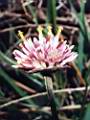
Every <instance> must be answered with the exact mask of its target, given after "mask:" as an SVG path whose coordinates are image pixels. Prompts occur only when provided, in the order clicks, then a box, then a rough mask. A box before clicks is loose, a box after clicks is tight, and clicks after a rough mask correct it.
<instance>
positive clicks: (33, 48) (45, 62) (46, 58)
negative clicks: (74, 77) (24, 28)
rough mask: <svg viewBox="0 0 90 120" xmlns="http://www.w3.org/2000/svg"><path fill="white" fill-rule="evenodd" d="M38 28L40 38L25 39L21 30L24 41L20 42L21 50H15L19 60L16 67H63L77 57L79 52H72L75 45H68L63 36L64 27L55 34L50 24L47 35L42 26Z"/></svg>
mask: <svg viewBox="0 0 90 120" xmlns="http://www.w3.org/2000/svg"><path fill="white" fill-rule="evenodd" d="M37 30H38V33H39V34H38V39H37V38H36V37H33V39H31V38H28V39H25V37H24V35H23V33H22V32H21V31H19V36H20V37H21V39H22V40H23V41H22V42H21V43H20V44H19V48H20V50H18V49H15V50H14V51H13V55H14V57H15V59H16V61H17V64H16V65H14V67H16V68H22V69H27V70H29V71H34V70H35V71H37V70H44V69H53V67H60V68H62V67H64V66H65V65H66V63H69V62H72V61H73V60H74V59H75V58H76V57H77V53H76V52H72V49H73V48H74V45H71V46H70V45H68V44H67V41H64V40H63V39H62V38H61V30H62V27H59V29H58V31H57V34H56V35H54V34H53V33H52V30H51V26H48V32H47V35H46V36H45V37H44V35H43V33H42V31H43V28H42V27H41V26H39V27H38V29H37Z"/></svg>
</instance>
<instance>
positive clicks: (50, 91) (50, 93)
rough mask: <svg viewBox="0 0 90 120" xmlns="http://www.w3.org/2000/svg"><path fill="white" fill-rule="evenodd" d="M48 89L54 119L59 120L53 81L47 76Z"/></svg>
mask: <svg viewBox="0 0 90 120" xmlns="http://www.w3.org/2000/svg"><path fill="white" fill-rule="evenodd" d="M45 84H46V90H47V93H48V100H49V102H50V107H51V112H52V120H59V118H58V114H57V108H56V102H55V96H54V93H53V82H52V78H51V77H45Z"/></svg>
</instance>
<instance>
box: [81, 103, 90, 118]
mask: <svg viewBox="0 0 90 120" xmlns="http://www.w3.org/2000/svg"><path fill="white" fill-rule="evenodd" d="M82 120H90V103H89V104H88V105H87V108H86V111H85V115H84V117H83V118H82Z"/></svg>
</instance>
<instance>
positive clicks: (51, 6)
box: [47, 0, 56, 33]
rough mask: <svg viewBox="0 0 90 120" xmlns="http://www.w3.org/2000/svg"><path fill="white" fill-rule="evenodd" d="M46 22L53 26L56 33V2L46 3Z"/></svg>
mask: <svg viewBox="0 0 90 120" xmlns="http://www.w3.org/2000/svg"><path fill="white" fill-rule="evenodd" d="M47 15H48V22H49V23H50V24H51V25H52V26H53V31H54V33H56V0H48V1H47Z"/></svg>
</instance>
